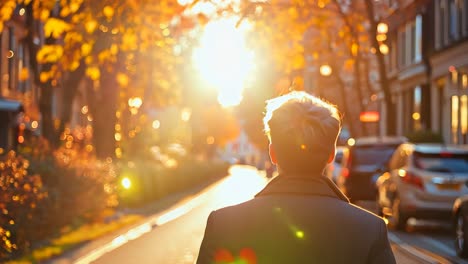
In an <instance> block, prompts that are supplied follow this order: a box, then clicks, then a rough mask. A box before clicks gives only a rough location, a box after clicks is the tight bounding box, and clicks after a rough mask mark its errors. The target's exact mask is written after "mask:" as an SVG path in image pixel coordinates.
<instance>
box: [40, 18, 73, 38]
mask: <svg viewBox="0 0 468 264" xmlns="http://www.w3.org/2000/svg"><path fill="white" fill-rule="evenodd" d="M69 29H70V25H69V24H68V23H67V22H65V21H63V20H61V19H57V18H53V17H51V18H49V19H47V21H46V22H45V24H44V34H45V36H46V37H50V36H52V37H54V38H59V37H60V35H62V33H64V32H66V31H68V30H69Z"/></svg>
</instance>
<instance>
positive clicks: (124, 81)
mask: <svg viewBox="0 0 468 264" xmlns="http://www.w3.org/2000/svg"><path fill="white" fill-rule="evenodd" d="M117 82H118V83H119V84H120V86H121V87H127V86H128V76H127V75H126V74H125V73H121V72H119V73H118V74H117Z"/></svg>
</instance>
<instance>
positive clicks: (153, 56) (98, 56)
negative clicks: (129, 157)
mask: <svg viewBox="0 0 468 264" xmlns="http://www.w3.org/2000/svg"><path fill="white" fill-rule="evenodd" d="M18 5H19V6H25V7H26V8H27V10H28V11H29V12H28V13H27V14H28V20H27V21H28V28H29V34H28V36H27V42H28V44H29V47H30V48H29V50H30V54H31V56H30V57H31V62H30V64H31V66H32V69H33V78H34V80H35V83H36V85H38V86H39V87H40V89H41V99H40V111H41V116H42V124H43V131H42V133H43V135H46V136H47V137H48V138H49V140H51V141H53V138H54V134H56V128H55V126H54V122H53V120H52V115H51V113H52V112H51V107H52V101H51V98H52V92H53V89H55V87H57V86H60V84H66V85H67V86H68V87H61V88H62V89H66V92H65V95H66V96H65V99H66V102H70V101H72V100H73V97H74V95H75V93H76V89H77V85H78V83H80V80H81V79H82V77H86V78H88V79H90V80H91V81H90V82H86V83H88V84H89V85H90V86H91V87H88V88H87V91H89V92H90V93H91V94H92V96H88V98H90V102H89V108H90V110H91V114H92V116H91V118H92V119H93V126H94V139H95V140H94V142H95V149H96V152H97V155H98V156H99V157H107V156H113V155H114V147H115V146H114V145H115V144H114V143H115V142H114V132H115V131H114V127H115V124H116V123H119V122H122V120H119V116H122V112H123V111H128V107H127V104H126V102H127V101H128V99H129V98H130V97H134V96H140V97H142V96H143V94H144V95H145V96H146V97H147V99H148V100H150V99H152V100H154V101H156V103H158V104H168V103H175V102H176V101H177V98H178V96H179V95H180V94H179V93H178V92H177V91H178V89H179V88H180V87H179V85H178V80H177V76H176V73H175V70H174V69H175V67H176V65H177V64H180V63H181V59H180V58H179V57H178V56H176V55H175V54H174V53H173V51H174V47H175V46H176V45H178V43H177V42H176V39H175V38H176V37H177V34H180V32H181V31H183V30H184V27H187V26H190V25H192V24H190V23H186V22H185V21H186V20H188V18H182V12H183V11H184V9H185V8H186V7H183V6H180V5H179V4H178V3H177V2H176V1H170V0H165V1H156V2H155V1H149V0H135V1H126V0H119V1H113V0H112V1H111V0H106V1H93V0H83V1H65V0H62V1H55V0H8V1H3V2H2V4H0V25H3V22H4V21H7V20H9V19H10V18H11V14H12V13H13V11H14V10H15V8H16V7H17V6H18ZM142 10H144V15H142ZM35 22H39V24H40V25H42V27H37V24H35ZM182 22H184V23H182ZM33 27H34V28H37V29H39V30H32V28H33ZM41 36H43V37H42V42H41V43H40V45H39V46H38V45H37V38H39V39H41ZM144 101H146V100H145V99H144ZM70 105H71V104H70V103H69V104H68V105H67V106H70ZM69 113H70V109H69V107H65V111H64V112H63V114H62V120H61V123H60V125H61V129H63V128H64V127H65V125H66V122H68V121H69Z"/></svg>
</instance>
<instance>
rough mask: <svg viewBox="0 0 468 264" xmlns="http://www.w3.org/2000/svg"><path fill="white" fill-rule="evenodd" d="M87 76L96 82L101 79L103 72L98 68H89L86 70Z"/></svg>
mask: <svg viewBox="0 0 468 264" xmlns="http://www.w3.org/2000/svg"><path fill="white" fill-rule="evenodd" d="M86 76H88V77H89V78H91V80H93V81H96V80H99V78H100V77H101V71H100V70H99V68H98V67H96V66H92V67H88V68H87V69H86Z"/></svg>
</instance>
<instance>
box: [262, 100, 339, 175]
mask: <svg viewBox="0 0 468 264" xmlns="http://www.w3.org/2000/svg"><path fill="white" fill-rule="evenodd" d="M263 121H264V125H265V132H266V134H267V136H268V138H269V140H270V156H271V159H272V161H273V162H274V163H277V164H278V167H279V168H280V169H281V171H282V172H285V173H311V172H312V173H321V172H322V171H323V169H324V168H325V166H326V164H327V163H328V162H330V161H331V160H332V159H333V157H334V155H335V146H336V140H337V138H338V134H339V132H340V130H341V118H340V115H339V112H338V110H337V108H336V107H335V106H333V105H331V104H329V103H326V102H324V101H323V100H321V99H319V98H317V97H314V96H312V95H310V94H308V93H305V92H298V91H293V92H290V93H288V94H285V95H283V96H280V97H277V98H274V99H271V100H268V101H267V107H266V113H265V117H264V119H263Z"/></svg>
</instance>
